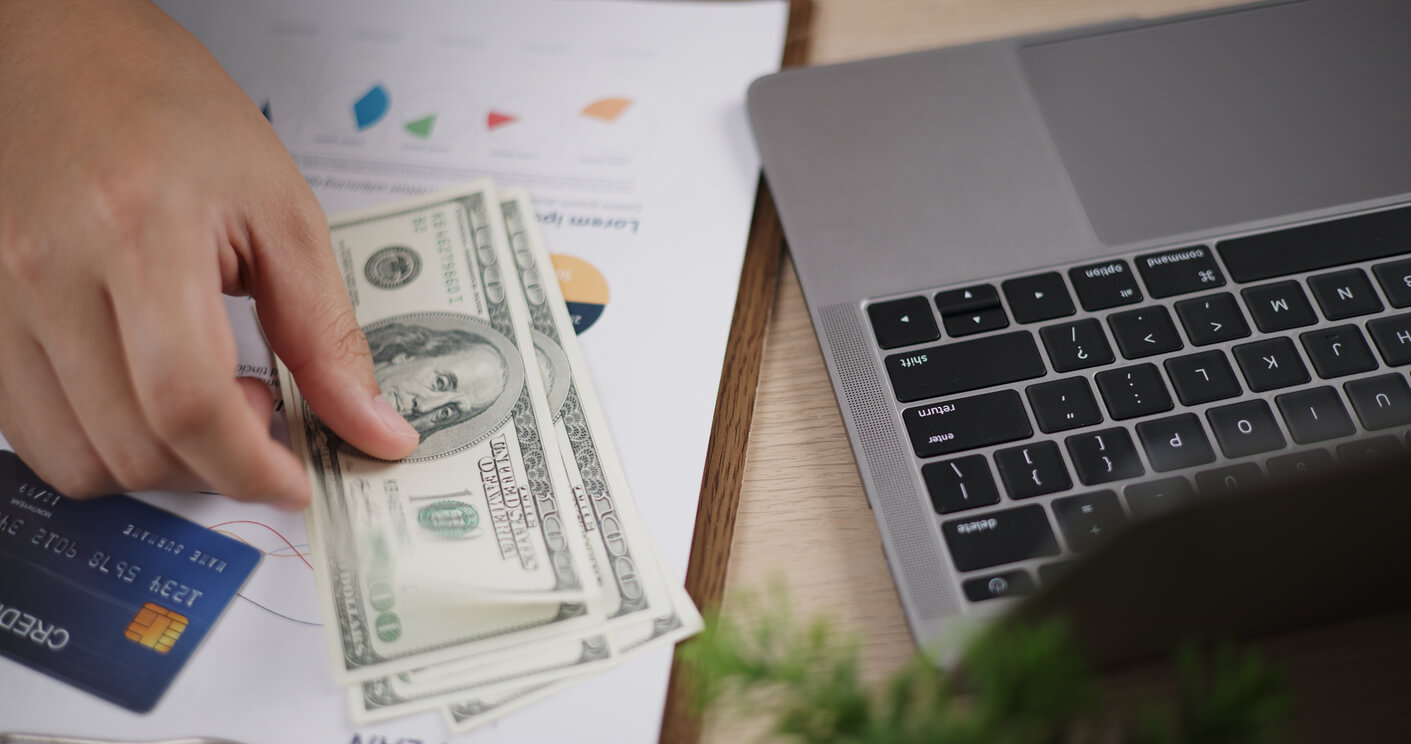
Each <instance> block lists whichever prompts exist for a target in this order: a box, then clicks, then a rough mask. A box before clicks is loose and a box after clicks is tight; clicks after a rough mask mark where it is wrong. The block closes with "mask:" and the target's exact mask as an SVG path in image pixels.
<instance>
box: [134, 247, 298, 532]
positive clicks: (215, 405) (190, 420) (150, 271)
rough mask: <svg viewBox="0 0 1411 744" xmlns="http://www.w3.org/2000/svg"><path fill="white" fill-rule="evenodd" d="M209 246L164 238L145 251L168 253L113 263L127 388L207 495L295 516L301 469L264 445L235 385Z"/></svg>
mask: <svg viewBox="0 0 1411 744" xmlns="http://www.w3.org/2000/svg"><path fill="white" fill-rule="evenodd" d="M155 239H156V236H151V237H150V238H148V240H155ZM212 240H213V238H212V237H211V236H209V235H207V236H205V237H204V245H203V242H202V239H201V238H199V237H197V236H194V235H186V236H185V240H184V241H182V240H180V238H177V239H172V238H164V239H162V242H160V243H157V242H152V243H149V246H164V247H167V250H160V249H154V250H153V251H152V252H151V253H146V252H144V251H133V252H131V253H132V254H145V255H142V256H141V259H145V260H139V259H138V258H134V257H130V255H129V256H124V257H121V258H119V259H118V265H117V266H116V267H115V269H114V271H113V272H112V273H111V277H112V280H111V283H110V287H109V292H110V294H111V296H112V299H113V306H114V313H115V315H116V318H117V325H118V332H119V335H120V336H121V337H122V346H123V349H124V352H125V356H126V361H127V366H128V372H129V374H130V375H131V378H132V383H133V387H134V389H135V390H136V393H137V398H138V401H139V403H140V406H141V410H142V412H143V415H144V416H145V417H146V419H147V422H148V425H149V426H150V427H151V428H152V431H153V432H155V433H156V435H157V436H158V437H159V438H160V439H162V441H164V442H165V443H166V445H167V446H168V447H169V448H170V450H171V451H172V452H173V453H174V454H175V455H176V456H177V457H178V458H180V459H181V460H182V461H183V462H184V463H185V464H186V466H187V467H188V468H189V469H190V470H191V471H192V472H193V473H195V474H196V475H197V476H199V477H201V478H202V479H204V480H205V481H206V482H207V483H208V484H210V486H211V487H213V488H215V489H216V490H217V491H220V492H221V493H223V494H225V495H226V496H229V497H231V498H234V499H237V500H241V501H272V502H277V503H279V504H280V505H281V506H283V507H285V508H302V507H303V506H305V505H306V504H307V503H308V499H309V490H310V489H309V482H308V478H307V477H306V475H305V473H304V470H303V467H302V466H301V465H300V464H299V462H298V460H297V459H296V458H295V457H294V455H293V454H292V453H291V452H289V451H288V450H287V449H285V448H284V447H283V446H281V445H280V444H279V443H277V442H275V441H274V440H273V439H272V438H271V437H270V435H269V430H268V426H267V423H268V422H266V421H263V420H261V419H260V417H258V416H257V415H256V414H255V412H254V410H253V409H252V408H251V407H250V405H249V403H248V402H247V401H246V396H245V393H244V392H243V391H242V390H241V388H240V385H239V383H237V382H236V379H235V364H236V359H235V341H234V338H233V336H232V334H231V330H230V326H229V323H228V321H227V318H226V314H225V306H224V303H223V301H222V300H221V295H220V290H219V287H220V277H219V267H218V265H217V262H216V256H215V250H214V248H213V247H211V241H212ZM156 257H160V258H161V259H162V260H160V261H154V260H152V259H153V258H156Z"/></svg>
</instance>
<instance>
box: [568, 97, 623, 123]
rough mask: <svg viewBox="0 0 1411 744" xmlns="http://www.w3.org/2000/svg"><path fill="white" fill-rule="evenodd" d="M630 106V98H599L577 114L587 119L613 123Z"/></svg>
mask: <svg viewBox="0 0 1411 744" xmlns="http://www.w3.org/2000/svg"><path fill="white" fill-rule="evenodd" d="M631 106H632V99H630V98H599V99H598V100H596V101H593V102H592V103H590V104H588V105H587V106H585V107H584V108H583V110H582V111H580V112H578V114H579V115H580V116H586V117H588V118H589V119H597V120H598V121H606V122H614V121H617V118H618V117H619V116H622V114H623V112H625V111H627V109H628V108H630V107H631Z"/></svg>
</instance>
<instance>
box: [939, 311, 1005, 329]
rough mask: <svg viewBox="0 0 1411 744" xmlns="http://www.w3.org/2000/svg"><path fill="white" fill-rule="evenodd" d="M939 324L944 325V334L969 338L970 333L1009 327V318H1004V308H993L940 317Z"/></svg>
mask: <svg viewBox="0 0 1411 744" xmlns="http://www.w3.org/2000/svg"><path fill="white" fill-rule="evenodd" d="M941 322H943V323H945V324H946V333H949V334H950V335H952V336H969V335H970V334H972V333H984V332H985V331H993V330H996V329H998V328H1004V327H1006V326H1008V325H1009V318H1007V317H1005V314H1004V308H1002V307H999V306H995V307H987V308H985V309H983V310H972V311H970V312H966V313H954V314H949V315H942V316H941Z"/></svg>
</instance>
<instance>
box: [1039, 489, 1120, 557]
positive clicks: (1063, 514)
mask: <svg viewBox="0 0 1411 744" xmlns="http://www.w3.org/2000/svg"><path fill="white" fill-rule="evenodd" d="M1053 515H1054V516H1055V517H1057V518H1058V527H1059V529H1061V530H1063V539H1064V541H1065V542H1067V543H1068V547H1069V548H1070V549H1071V550H1072V551H1073V552H1075V553H1086V552H1087V551H1089V550H1092V549H1093V548H1096V547H1097V546H1099V545H1101V544H1102V543H1103V541H1104V540H1106V539H1108V538H1109V537H1112V535H1114V534H1116V533H1117V531H1118V530H1120V529H1122V528H1123V527H1125V526H1126V524H1127V515H1126V514H1125V513H1123V511H1122V505H1121V504H1120V503H1118V501H1117V494H1115V493H1113V492H1112V491H1097V492H1095V493H1085V494H1080V495H1078V496H1065V497H1063V498H1061V499H1054V500H1053Z"/></svg>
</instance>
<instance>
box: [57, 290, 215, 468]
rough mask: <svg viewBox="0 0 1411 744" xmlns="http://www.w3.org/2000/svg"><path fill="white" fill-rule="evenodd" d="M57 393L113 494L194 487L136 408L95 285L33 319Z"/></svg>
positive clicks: (115, 337)
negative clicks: (111, 485) (74, 416)
mask: <svg viewBox="0 0 1411 744" xmlns="http://www.w3.org/2000/svg"><path fill="white" fill-rule="evenodd" d="M37 322H38V324H39V325H40V326H41V333H40V338H43V339H46V341H47V343H46V344H45V345H44V351H45V353H46V355H47V356H48V357H49V359H50V361H51V363H52V365H53V370H54V373H55V375H56V377H57V379H58V383H59V386H60V388H61V389H62V391H63V395H64V397H65V398H66V399H67V400H68V403H69V405H70V406H71V408H72V410H73V411H75V412H81V413H82V415H81V416H79V417H78V423H79V426H80V427H81V428H82V435H83V436H84V437H85V438H86V439H87V441H88V442H89V443H91V445H92V447H93V449H94V451H95V452H96V453H97V455H98V457H99V458H100V459H101V460H102V464H103V467H104V469H105V470H106V472H107V474H108V475H109V476H110V480H111V481H113V482H115V483H116V485H117V486H118V488H117V489H114V490H123V491H148V490H155V489H159V488H165V489H172V490H175V489H183V490H184V489H187V488H197V487H199V486H200V483H199V481H198V479H197V478H196V477H195V476H194V475H193V474H192V473H191V471H190V470H189V469H188V468H187V467H186V464H185V463H184V462H182V461H181V460H180V459H178V458H177V457H176V455H175V454H173V452H172V451H171V449H170V448H169V447H168V446H167V445H166V443H164V442H163V441H162V440H161V439H160V438H159V437H158V436H157V435H156V433H155V432H154V431H153V430H152V427H151V425H150V423H149V422H148V421H147V419H146V416H145V415H144V413H143V411H142V409H141V408H140V406H139V404H138V400H137V397H136V391H135V390H134V388H133V384H132V379H131V376H130V374H129V371H128V365H127V361H126V359H125V355H124V352H123V348H122V345H121V339H120V337H119V333H118V328H117V325H116V323H115V322H114V320H113V316H112V308H111V305H110V304H109V301H108V296H107V294H106V293H105V292H103V291H102V289H101V288H100V287H96V286H95V287H93V288H91V289H89V290H84V291H76V292H73V293H71V295H70V296H69V297H68V298H67V301H66V302H64V303H63V304H62V305H61V306H56V307H54V308H51V309H50V311H49V312H47V313H43V314H41V315H39V316H38V317H37Z"/></svg>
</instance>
